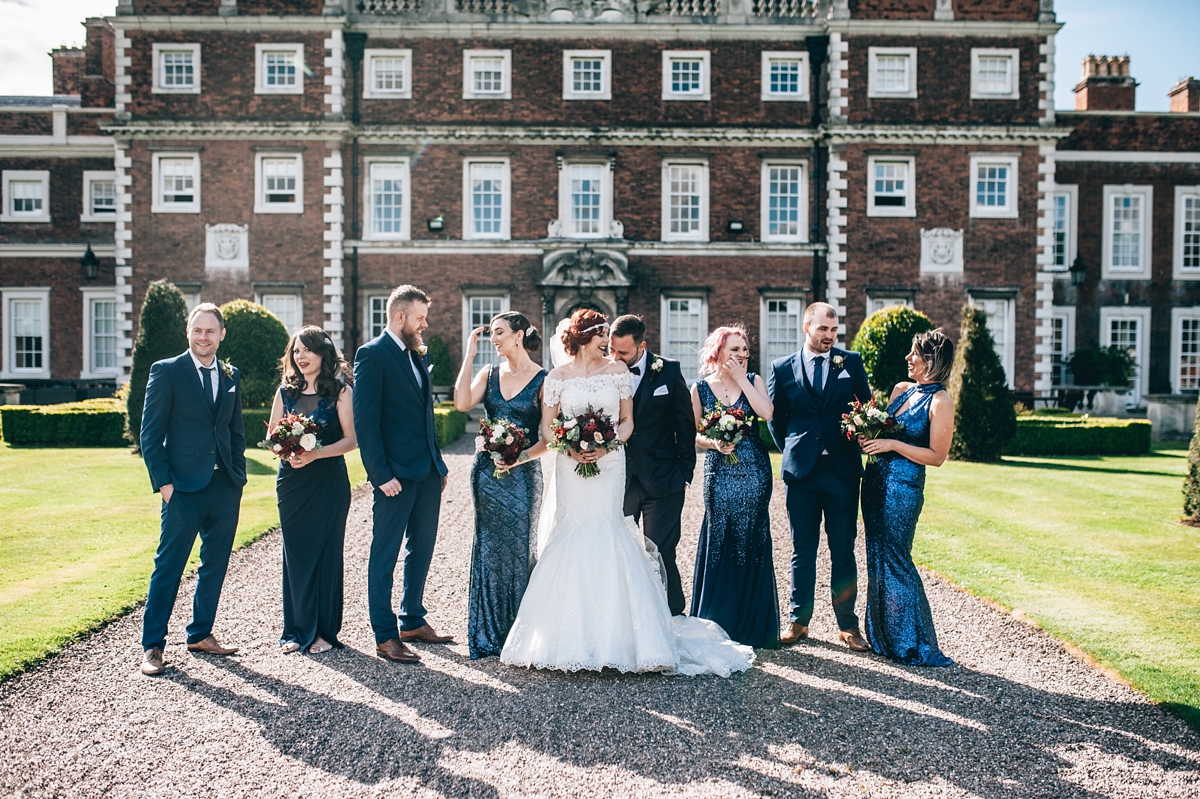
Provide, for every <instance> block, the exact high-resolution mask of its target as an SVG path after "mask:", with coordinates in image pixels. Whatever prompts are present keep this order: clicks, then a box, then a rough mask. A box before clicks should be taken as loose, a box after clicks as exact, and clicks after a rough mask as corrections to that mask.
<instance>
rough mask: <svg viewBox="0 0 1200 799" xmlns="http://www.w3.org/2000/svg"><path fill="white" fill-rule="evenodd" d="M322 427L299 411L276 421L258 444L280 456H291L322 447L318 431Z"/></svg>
mask: <svg viewBox="0 0 1200 799" xmlns="http://www.w3.org/2000/svg"><path fill="white" fill-rule="evenodd" d="M320 429H321V428H320V427H319V426H318V425H317V423H316V422H314V421H313V420H312V419H310V418H308V417H307V416H304V415H303V414H299V413H289V414H286V415H285V416H284V417H283V418H282V419H280V420H279V421H278V422H276V423H275V426H274V427H272V428H271V429H270V431H269V432H268V433H267V437H266V439H265V440H264V441H260V442H258V446H259V447H260V448H262V449H267V450H270V451H271V452H273V453H274V454H275V455H277V456H279V457H280V458H290V457H292V456H293V455H299V454H300V453H301V452H312V451H313V450H317V449H320V448H321V442H319V441H317V432H318V431H319V430H320Z"/></svg>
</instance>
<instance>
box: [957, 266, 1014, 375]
mask: <svg viewBox="0 0 1200 799" xmlns="http://www.w3.org/2000/svg"><path fill="white" fill-rule="evenodd" d="M967 298H968V301H969V302H970V303H971V305H972V307H983V305H984V304H985V303H989V302H1002V303H1004V305H1005V308H1004V354H1003V356H1002V357H1001V361H1002V365H1003V366H1004V374H1005V375H1006V376H1007V378H1008V387H1009V388H1014V387H1015V385H1016V384H1015V382H1014V372H1015V369H1016V343H1017V342H1016V339H1015V336H1016V319H1015V316H1014V314H1015V313H1016V299H1017V292H1015V291H1012V290H1009V289H987V288H969V289H968V290H967Z"/></svg>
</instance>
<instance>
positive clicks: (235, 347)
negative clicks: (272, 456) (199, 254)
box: [217, 300, 290, 408]
mask: <svg viewBox="0 0 1200 799" xmlns="http://www.w3.org/2000/svg"><path fill="white" fill-rule="evenodd" d="M221 313H222V314H223V315H224V316H225V340H224V341H222V342H221V347H220V349H218V350H217V357H218V358H220V359H221V360H222V361H228V362H229V363H231V364H233V365H234V366H236V367H237V368H238V371H239V372H241V373H242V407H243V408H263V407H266V406H268V405H270V404H271V400H272V399H274V397H275V391H276V390H277V389H278V388H279V381H280V378H281V376H282V375H281V374H280V371H279V359H280V358H282V357H283V351H284V350H285V349H287V344H288V339H289V338H290V336H289V335H288V332H287V328H286V327H284V326H283V322H280V321H279V318H278V317H276V316H275V314H273V313H271V312H270V311H268V310H267V309H266V308H264V307H262V306H261V305H257V304H255V303H253V302H250V301H249V300H233V301H232V302H227V303H225V304H224V305H222V306H221Z"/></svg>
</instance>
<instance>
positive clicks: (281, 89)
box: [254, 42, 305, 94]
mask: <svg viewBox="0 0 1200 799" xmlns="http://www.w3.org/2000/svg"><path fill="white" fill-rule="evenodd" d="M289 52H290V53H295V55H296V85H295V86H268V85H267V53H289ZM304 77H305V76H304V45H303V44H275V43H270V44H267V43H263V42H259V43H258V44H255V45H254V93H255V94H304Z"/></svg>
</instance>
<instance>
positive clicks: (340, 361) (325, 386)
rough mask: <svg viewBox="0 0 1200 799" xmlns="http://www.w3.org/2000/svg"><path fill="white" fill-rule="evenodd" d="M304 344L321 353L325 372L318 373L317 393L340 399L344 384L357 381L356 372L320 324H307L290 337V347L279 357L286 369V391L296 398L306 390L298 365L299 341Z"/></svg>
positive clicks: (329, 398)
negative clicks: (296, 354)
mask: <svg viewBox="0 0 1200 799" xmlns="http://www.w3.org/2000/svg"><path fill="white" fill-rule="evenodd" d="M297 341H298V342H300V343H301V344H303V345H304V346H305V347H306V348H308V350H309V351H310V352H312V353H313V354H314V355H319V356H321V371H320V373H319V374H317V395H318V396H320V397H321V398H322V399H327V400H330V401H331V402H332V401H334V400H336V399H337V397H338V394H340V393H341V391H342V386H348V385H351V384H353V383H354V373H353V372H351V371H350V364H348V363H346V359H345V358H343V357H342V354H341V353H340V352H338V348H337V347H335V346H334V345H333V339H331V338H330V337H329V335H328V334H327V333H326V332H325V331H324V330H322V329H321V328H319V327H317V326H316V325H305V326H304V327H302V328H300V329H299V330H297V331H296V333H295V334H294V335H293V336H292V337H291V338H289V339H288V344H287V349H286V350H284V352H283V357H282V358H280V359H279V366H280V368H281V370H282V372H283V390H284V391H286V392H287V393H288V396H290V397H291V398H292V399H295V398H296V397H298V396H300V394H301V393H303V392H304V385H305V378H304V375H303V374H302V373H301V372H300V367H299V366H296V356H295V354H294V350H295V349H296V342H297Z"/></svg>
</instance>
